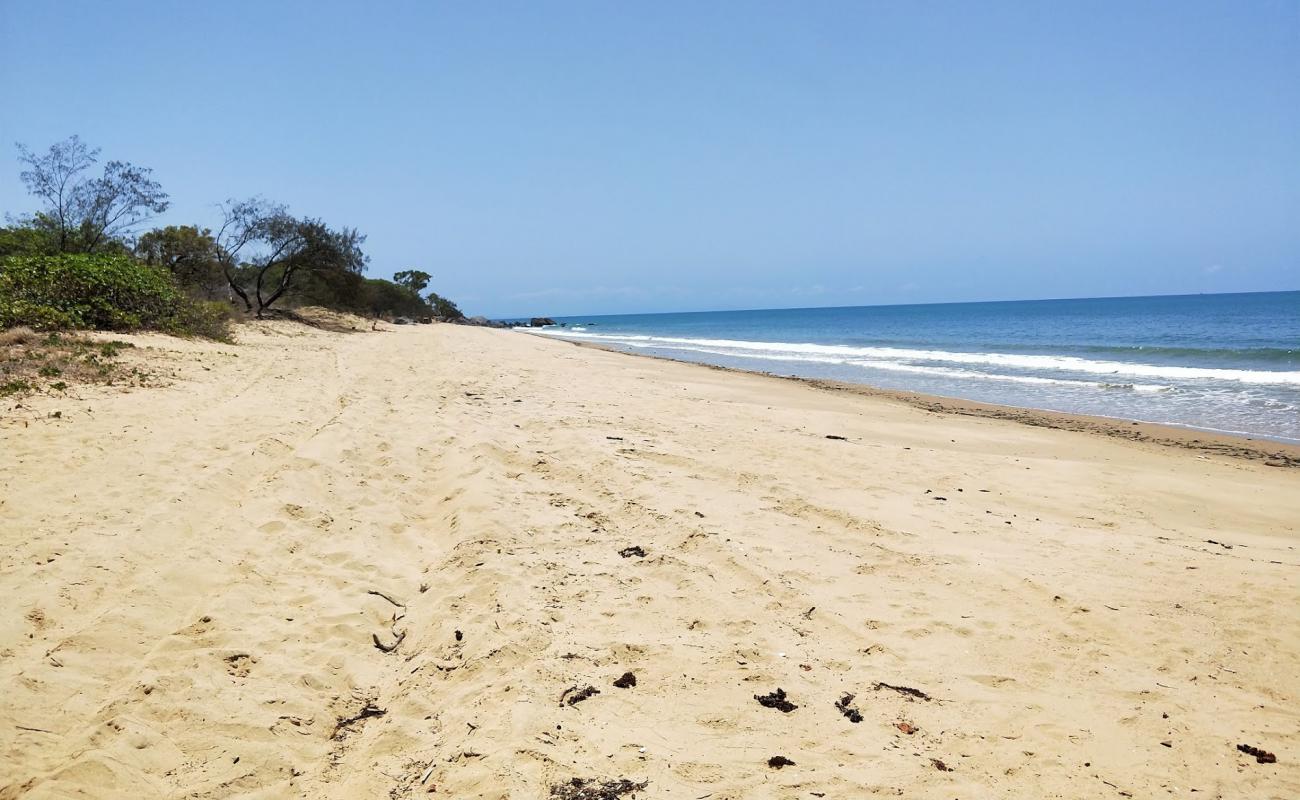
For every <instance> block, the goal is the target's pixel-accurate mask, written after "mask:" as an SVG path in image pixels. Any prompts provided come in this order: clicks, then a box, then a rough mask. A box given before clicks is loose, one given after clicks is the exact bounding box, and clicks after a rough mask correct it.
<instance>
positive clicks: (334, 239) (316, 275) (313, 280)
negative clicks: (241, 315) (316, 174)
mask: <svg viewBox="0 0 1300 800" xmlns="http://www.w3.org/2000/svg"><path fill="white" fill-rule="evenodd" d="M221 208H222V216H223V221H222V225H221V227H220V228H219V229H218V230H217V234H216V236H215V237H214V238H215V240H216V243H217V248H218V259H219V261H220V263H221V267H222V271H223V273H224V274H225V277H226V281H227V283H228V284H229V286H230V289H231V291H233V292H234V293H235V294H236V295H238V296H239V298H240V299H241V300H243V301H244V306H245V308H246V309H247V310H248V311H250V312H255V313H256V314H257V316H259V317H260V316H262V315H263V314H265V313H266V311H267V310H268V309H270V308H271V306H273V305H274V304H275V303H276V302H278V301H280V300H281V299H282V298H284V297H285V296H286V294H288V293H290V292H291V291H292V290H294V289H298V288H310V289H311V290H312V292H313V294H317V295H321V294H323V295H324V296H325V297H328V298H329V300H330V302H328V304H330V305H344V306H347V305H350V304H354V303H355V302H357V301H358V297H357V295H358V294H359V292H360V290H361V281H360V276H361V274H362V273H363V272H365V269H366V263H367V262H368V261H369V258H368V257H367V256H366V255H365V253H363V252H362V250H361V245H362V244H363V243H364V242H365V240H366V237H365V236H364V235H363V234H362V233H361V232H360V231H357V230H356V229H355V228H340V229H338V230H334V229H332V228H330V227H329V226H328V225H326V224H325V223H324V222H322V221H321V220H318V219H311V218H306V217H304V218H303V219H298V218H296V217H294V216H292V215H290V214H289V213H288V211H287V210H285V208H284V206H280V205H276V204H274V203H269V202H267V201H265V200H262V199H261V198H251V199H249V200H241V201H234V200H230V201H227V202H226V203H224V204H222V206H221Z"/></svg>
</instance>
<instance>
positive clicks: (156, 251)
mask: <svg viewBox="0 0 1300 800" xmlns="http://www.w3.org/2000/svg"><path fill="white" fill-rule="evenodd" d="M135 253H136V255H137V256H138V257H139V258H141V259H142V260H143V261H144V262H145V263H146V264H149V265H151V266H156V267H164V268H166V269H167V270H169V271H170V272H171V274H172V276H173V277H175V278H176V281H177V282H178V283H179V284H180V285H181V286H183V287H185V288H187V289H189V290H191V291H196V292H197V293H199V294H202V295H204V296H207V297H216V296H217V295H218V294H219V290H220V287H222V286H224V285H225V283H226V281H225V276H224V274H223V271H222V269H221V257H220V251H219V250H218V248H217V242H216V239H214V238H213V236H212V231H210V230H208V229H207V228H204V229H202V230H199V228H197V227H196V226H194V225H168V226H167V227H165V228H155V229H154V230H151V231H149V232H148V233H145V234H144V235H143V236H141V237H140V241H139V242H137V243H136V246H135Z"/></svg>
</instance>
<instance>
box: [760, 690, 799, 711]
mask: <svg viewBox="0 0 1300 800" xmlns="http://www.w3.org/2000/svg"><path fill="white" fill-rule="evenodd" d="M754 699H755V700H757V701H758V704H759V705H760V706H762V707H763V708H775V709H776V710H778V711H781V712H783V713H786V714H789V713H790V712H791V711H794V710H795V709H796V708H798V707H799V706H797V705H795V704H794V703H791V702H790V701H789V700H788V699H786V696H785V689H777V690H776V691H775V692H772V693H771V694H762V695H759V694H756V695H754Z"/></svg>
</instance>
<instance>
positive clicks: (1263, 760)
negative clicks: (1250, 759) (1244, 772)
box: [1237, 744, 1277, 764]
mask: <svg viewBox="0 0 1300 800" xmlns="http://www.w3.org/2000/svg"><path fill="white" fill-rule="evenodd" d="M1237 749H1238V750H1240V751H1241V752H1243V753H1245V754H1246V755H1248V756H1254V757H1255V762H1256V763H1257V764H1276V763H1277V756H1275V755H1273V754H1272V753H1270V752H1268V751H1267V750H1261V749H1259V748H1258V747H1251V746H1250V745H1248V744H1239V745H1237Z"/></svg>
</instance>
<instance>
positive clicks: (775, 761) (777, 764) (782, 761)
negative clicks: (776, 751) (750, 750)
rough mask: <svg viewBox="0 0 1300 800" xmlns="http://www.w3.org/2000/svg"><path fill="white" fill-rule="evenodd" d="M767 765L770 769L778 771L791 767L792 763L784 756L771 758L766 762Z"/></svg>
mask: <svg viewBox="0 0 1300 800" xmlns="http://www.w3.org/2000/svg"><path fill="white" fill-rule="evenodd" d="M767 765H768V766H769V767H771V768H772V769H780V768H781V767H793V766H794V762H793V761H791V760H790V759H788V758H786V757H785V756H772V757H771V758H769V759H768V760H767Z"/></svg>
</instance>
